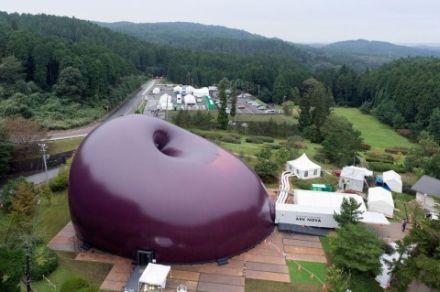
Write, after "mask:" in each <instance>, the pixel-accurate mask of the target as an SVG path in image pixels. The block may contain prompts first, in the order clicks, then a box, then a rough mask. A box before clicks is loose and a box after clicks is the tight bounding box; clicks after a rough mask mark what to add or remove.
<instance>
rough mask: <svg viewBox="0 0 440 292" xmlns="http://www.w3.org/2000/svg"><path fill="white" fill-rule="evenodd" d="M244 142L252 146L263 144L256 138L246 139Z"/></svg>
mask: <svg viewBox="0 0 440 292" xmlns="http://www.w3.org/2000/svg"><path fill="white" fill-rule="evenodd" d="M245 141H246V142H247V143H253V144H263V141H261V140H260V139H258V138H256V137H247V138H246V139H245Z"/></svg>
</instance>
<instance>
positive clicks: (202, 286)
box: [49, 223, 326, 292]
mask: <svg viewBox="0 0 440 292" xmlns="http://www.w3.org/2000/svg"><path fill="white" fill-rule="evenodd" d="M49 247H51V248H52V249H54V250H62V251H75V234H74V230H73V226H72V224H71V223H69V224H68V225H67V226H66V227H65V228H63V229H62V230H61V231H60V232H59V234H58V235H57V236H55V238H53V239H52V240H51V242H50V243H49ZM75 259H76V260H79V261H92V262H102V263H110V264H113V268H112V269H111V270H110V272H109V274H108V275H107V277H106V278H105V280H104V282H103V283H102V285H101V287H100V289H101V290H104V291H121V290H122V289H123V287H124V285H125V284H126V283H127V281H128V279H129V277H130V274H131V272H132V271H133V268H134V266H133V265H132V261H131V260H130V259H126V258H121V257H119V256H115V255H111V254H107V253H104V252H100V251H97V250H94V249H91V250H89V251H86V252H79V253H78V254H77V256H76V258H75ZM286 259H287V260H304V261H312V262H320V263H326V258H325V255H324V251H323V249H322V246H321V243H320V241H319V238H318V237H317V236H308V235H300V234H287V233H281V232H279V231H278V230H276V229H275V230H274V232H273V233H272V234H271V235H270V236H268V237H267V238H266V239H265V240H264V241H263V242H261V243H260V244H258V245H257V246H255V247H254V248H252V249H250V250H249V251H247V252H245V253H243V254H240V255H238V256H235V257H233V258H231V259H230V260H229V262H228V264H226V265H223V266H219V265H217V263H207V264H196V265H173V266H171V273H170V275H169V279H168V280H167V287H166V288H167V289H166V290H165V291H175V290H176V288H177V286H178V285H180V284H184V285H186V287H187V288H188V291H207V292H210V291H212V292H216V291H221V292H228V291H231V292H239V291H240V292H243V291H245V279H246V278H248V279H258V280H269V281H278V282H288V283H289V282H290V275H289V268H288V266H287V263H286Z"/></svg>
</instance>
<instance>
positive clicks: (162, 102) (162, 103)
mask: <svg viewBox="0 0 440 292" xmlns="http://www.w3.org/2000/svg"><path fill="white" fill-rule="evenodd" d="M158 107H159V109H161V110H173V107H174V106H173V102H172V97H171V96H170V95H169V94H166V93H165V94H163V95H162V96H161V97H160V98H159V105H158Z"/></svg>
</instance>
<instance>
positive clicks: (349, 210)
mask: <svg viewBox="0 0 440 292" xmlns="http://www.w3.org/2000/svg"><path fill="white" fill-rule="evenodd" d="M360 206H361V203H358V202H357V201H356V200H355V199H354V198H350V199H347V198H344V199H343V200H342V204H341V209H340V212H339V213H334V214H333V218H334V219H335V221H336V222H338V224H339V227H344V226H345V225H347V224H357V223H359V221H360V220H361V219H362V213H363V212H362V211H361V210H359V207H360Z"/></svg>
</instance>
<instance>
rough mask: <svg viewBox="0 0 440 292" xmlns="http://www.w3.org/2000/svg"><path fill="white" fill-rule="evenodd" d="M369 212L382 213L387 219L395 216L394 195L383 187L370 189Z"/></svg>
mask: <svg viewBox="0 0 440 292" xmlns="http://www.w3.org/2000/svg"><path fill="white" fill-rule="evenodd" d="M368 210H369V211H371V212H378V213H382V214H384V215H385V216H387V217H393V215H394V201H393V195H392V194H391V192H390V191H388V190H386V189H384V188H383V187H374V188H369V189H368Z"/></svg>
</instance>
